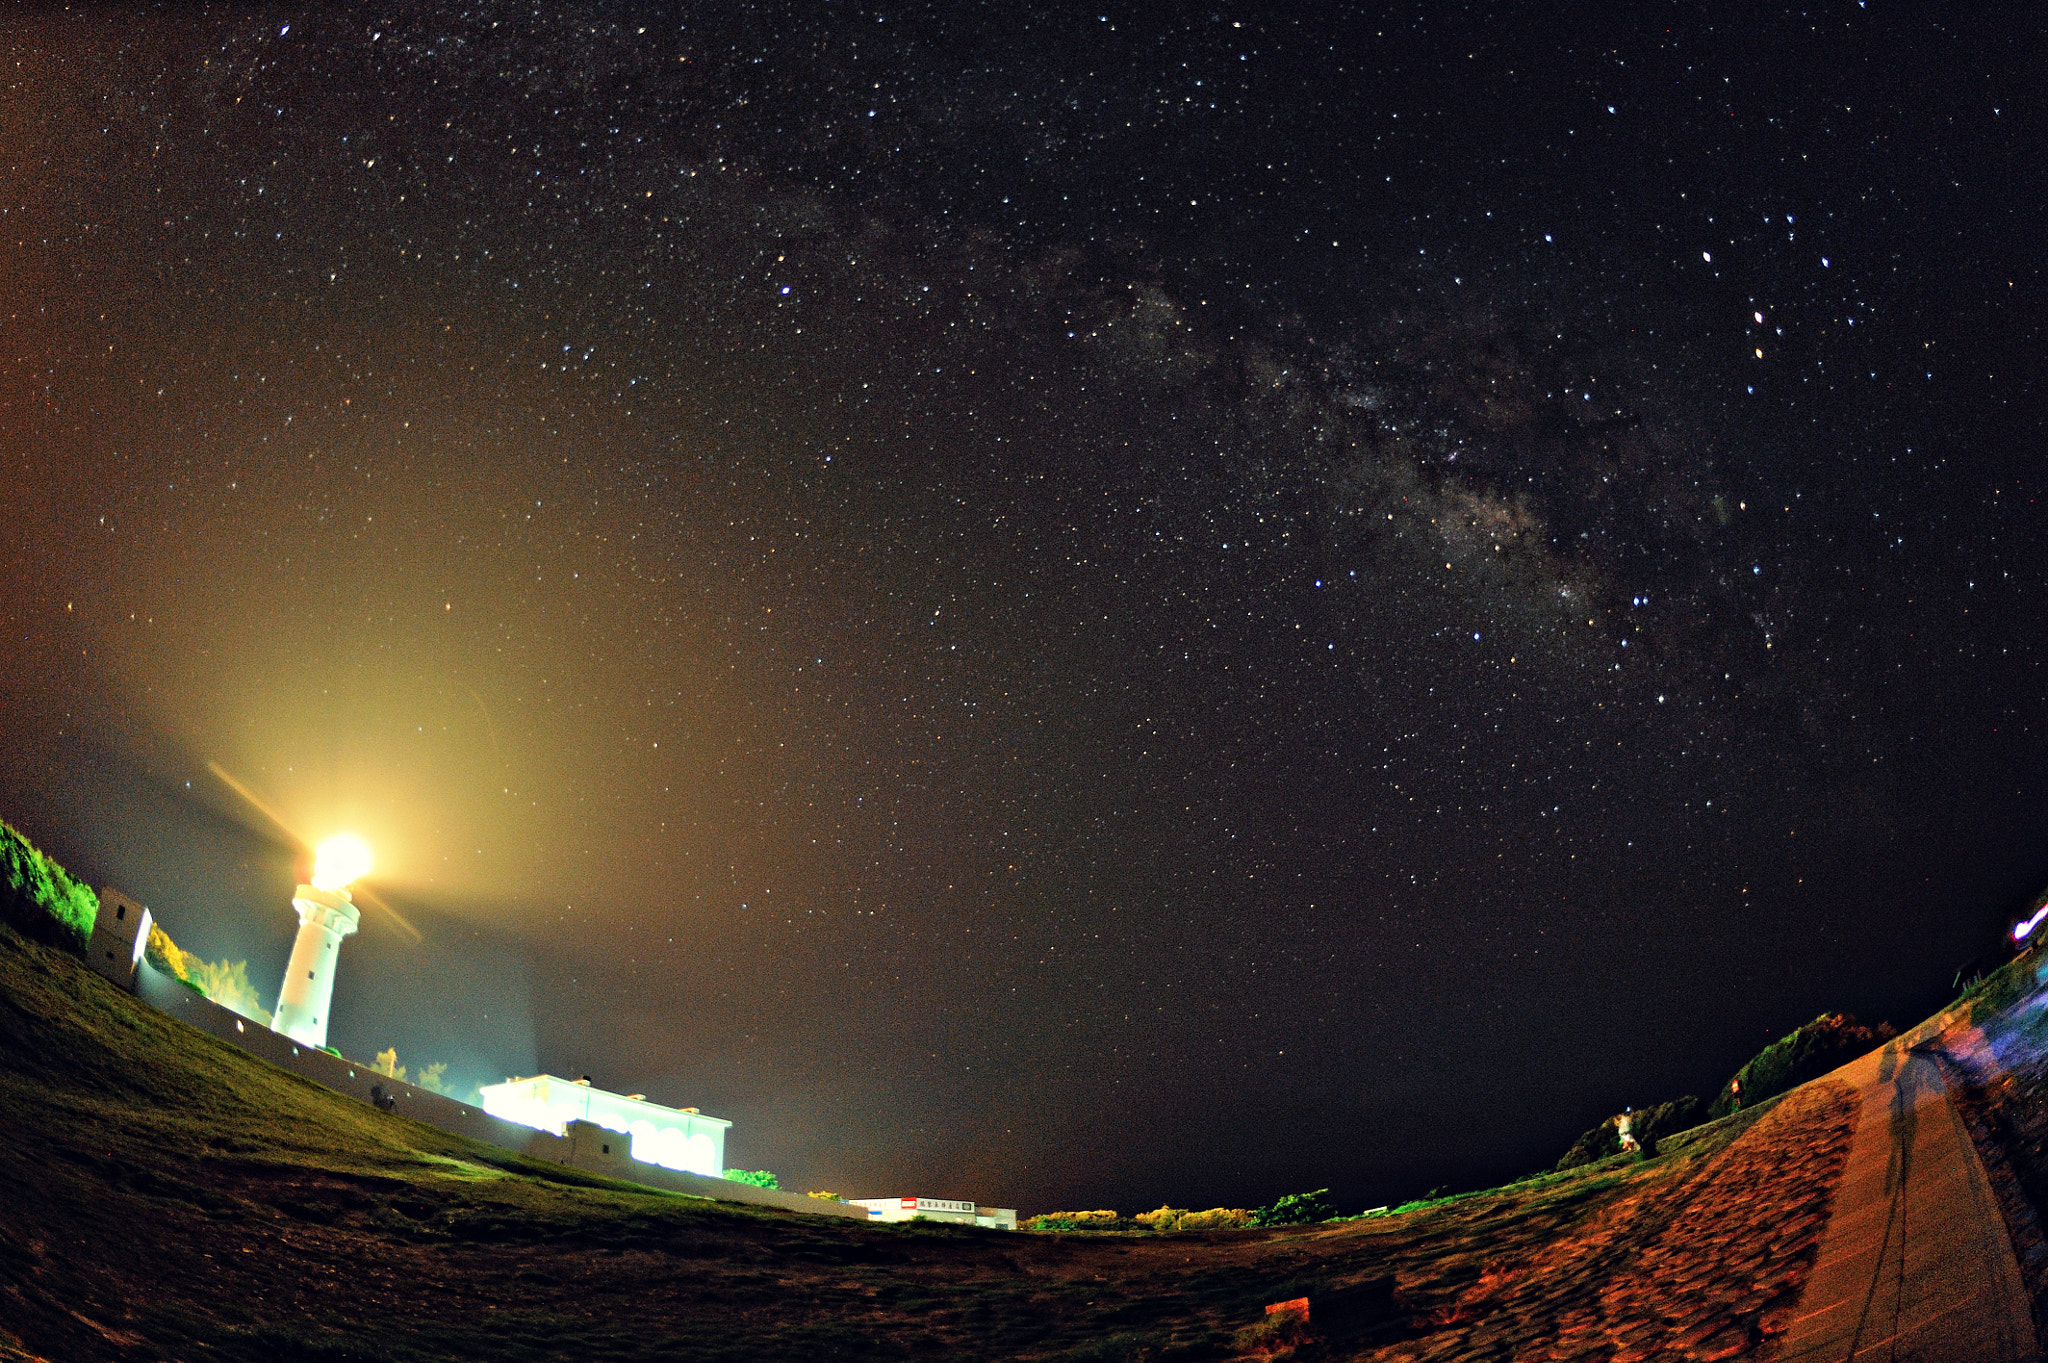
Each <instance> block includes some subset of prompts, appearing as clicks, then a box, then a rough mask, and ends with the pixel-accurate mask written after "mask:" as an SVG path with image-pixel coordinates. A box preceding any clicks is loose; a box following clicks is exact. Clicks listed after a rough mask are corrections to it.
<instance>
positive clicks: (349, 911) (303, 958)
mask: <svg viewBox="0 0 2048 1363" xmlns="http://www.w3.org/2000/svg"><path fill="white" fill-rule="evenodd" d="M369 869H370V849H369V848H368V847H366V846H364V845H363V842H362V840H361V839H360V838H355V837H351V836H349V835H347V834H344V835H342V836H340V837H335V838H329V839H328V840H327V841H326V842H323V843H321V844H320V849H319V851H318V853H317V854H316V855H315V856H314V859H313V883H312V884H310V885H301V886H299V888H298V891H297V893H295V894H293V895H292V907H293V908H295V909H297V910H298V911H299V936H298V940H297V941H295V942H293V943H292V959H291V963H290V964H289V965H287V966H286V967H285V968H284V985H283V987H282V988H280V989H279V990H278V993H277V1011H276V1012H275V1013H274V1014H272V1016H271V1022H270V1029H271V1030H272V1031H274V1032H282V1033H283V1034H284V1035H286V1036H288V1037H290V1038H291V1039H292V1040H294V1041H296V1042H298V1043H299V1044H300V1045H302V1046H314V1047H318V1046H325V1045H326V1044H327V1009H328V1005H329V1004H330V1003H331V1002H332V1001H333V999H334V964H335V961H336V959H337V958H338V957H339V956H340V955H341V939H342V938H344V937H346V936H348V935H349V934H350V933H352V932H354V931H355V930H356V925H357V924H358V922H360V921H361V916H362V915H361V911H360V910H359V909H357V908H356V906H355V904H354V902H353V901H351V900H350V899H349V895H348V884H349V882H350V881H352V880H354V879H355V878H356V877H357V876H360V875H362V874H364V873H365V872H367V871H368V870H369Z"/></svg>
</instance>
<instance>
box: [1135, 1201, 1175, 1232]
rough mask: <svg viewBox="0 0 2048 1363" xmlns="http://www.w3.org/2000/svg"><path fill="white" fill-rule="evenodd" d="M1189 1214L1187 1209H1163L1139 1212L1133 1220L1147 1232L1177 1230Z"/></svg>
mask: <svg viewBox="0 0 2048 1363" xmlns="http://www.w3.org/2000/svg"><path fill="white" fill-rule="evenodd" d="M1187 1214H1188V1209H1187V1208H1186V1207H1161V1208H1160V1209H1159V1210H1158V1211H1156V1212H1139V1213H1138V1214H1137V1215H1136V1216H1134V1217H1132V1218H1131V1219H1132V1220H1133V1221H1136V1222H1137V1223H1138V1224H1139V1225H1141V1226H1143V1227H1145V1228H1146V1229H1147V1230H1177V1229H1179V1227H1180V1219H1181V1218H1182V1217H1183V1216H1186V1215H1187Z"/></svg>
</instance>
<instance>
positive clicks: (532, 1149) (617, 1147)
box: [135, 961, 868, 1221]
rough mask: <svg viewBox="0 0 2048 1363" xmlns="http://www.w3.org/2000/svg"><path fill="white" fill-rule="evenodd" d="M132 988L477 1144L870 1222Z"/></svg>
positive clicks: (161, 1007) (234, 1040) (210, 1030)
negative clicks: (523, 1121) (537, 1125)
mask: <svg viewBox="0 0 2048 1363" xmlns="http://www.w3.org/2000/svg"><path fill="white" fill-rule="evenodd" d="M135 993H136V996H137V997H138V998H140V999H142V1000H143V1001H144V1002H145V1003H148V1004H149V1005H150V1006H152V1007H154V1008H155V1009H156V1010H157V1011H158V1012H161V1013H166V1014H169V1015H170V1016H171V1017H174V1018H176V1019H178V1020H179V1021H180V1022H184V1023H189V1024H190V1025H191V1026H194V1027H197V1028H198V1029H199V1030H200V1031H202V1032H205V1033H207V1034H208V1035H210V1036H215V1037H218V1038H220V1039H221V1040H222V1041H225V1042H227V1043H228V1044H230V1045H232V1046H237V1047H239V1048H241V1049H242V1050H244V1051H247V1052H248V1053H249V1054H250V1055H253V1056H255V1057H256V1058H257V1059H259V1060H263V1061H267V1062H268V1063H270V1064H272V1065H275V1066H277V1067H278V1068H279V1069H282V1070H289V1071H291V1072H292V1073H293V1074H296V1075H298V1076H299V1077H300V1078H302V1079H310V1080H312V1081H313V1082H314V1083H316V1084H324V1085H325V1086H327V1087H328V1088H331V1089H333V1090H334V1091H335V1092H337V1093H343V1094H346V1095H348V1096H349V1097H351V1098H355V1099H358V1100H360V1101H362V1102H365V1103H369V1104H372V1105H373V1106H376V1107H379V1108H382V1109H383V1110H384V1111H386V1112H390V1113H393V1114H395V1115H397V1116H400V1117H410V1118H411V1119H412V1120H414V1121H416V1122H424V1123H426V1124H427V1125H428V1126H431V1127H435V1128H438V1129H439V1130H442V1131H446V1132H448V1133H449V1134H450V1135H455V1136H467V1137H469V1138H470V1139H471V1140H477V1141H483V1142H484V1143H485V1144H488V1145H495V1146H497V1147H498V1148H499V1149H501V1150H509V1151H511V1152H513V1153H514V1154H518V1155H526V1156H529V1157H531V1158H533V1159H538V1160H546V1161H547V1162H549V1163H551V1164H564V1165H568V1166H570V1167H572V1168H576V1169H581V1170H584V1171H585V1172H588V1173H593V1174H602V1175H604V1176H605V1177H607V1178H616V1179H621V1180H624V1181H626V1182H629V1183H638V1184H642V1185H644V1186H646V1187H649V1188H659V1189H662V1190H663V1191H665V1192H672V1193H684V1194H687V1195H689V1196H692V1197H704V1198H711V1199H714V1200H717V1201H720V1202H746V1203H751V1204H753V1205H755V1206H759V1207H778V1208H781V1209H782V1210H783V1211H789V1212H802V1213H804V1214H805V1215H808V1216H839V1217H845V1218H847V1219H849V1220H855V1221H866V1220H867V1219H868V1213H867V1208H865V1207H856V1206H852V1205H850V1204H847V1203H843V1202H827V1201H825V1200H824V1199H822V1198H815V1197H805V1196H804V1195H803V1194H801V1193H786V1192H781V1191H778V1190H777V1189H774V1188H756V1187H754V1186H752V1185H751V1184H746V1183H734V1182H732V1181H731V1180H729V1179H722V1178H708V1177H706V1176H705V1175H703V1174H691V1173H684V1172H683V1171H681V1170H677V1169H664V1168H662V1167H661V1166H660V1165H658V1164H646V1163H643V1162H641V1161H640V1160H636V1159H634V1158H633V1157H632V1156H631V1155H630V1154H627V1153H625V1152H626V1149H627V1146H626V1141H627V1137H626V1136H624V1135H622V1134H620V1133H617V1132H607V1131H605V1130H604V1128H602V1127H595V1126H589V1124H588V1123H584V1122H575V1123H571V1126H572V1128H582V1127H588V1130H587V1131H575V1132H574V1135H575V1136H576V1139H570V1138H568V1137H563V1136H557V1135H554V1134H552V1133H550V1132H546V1131H536V1130H534V1129H533V1128H532V1127H530V1126H521V1125H520V1124H519V1123H517V1122H508V1121H505V1120H503V1119H501V1118H498V1117H493V1116H492V1115H491V1114H490V1113H488V1112H485V1111H484V1110H483V1109H482V1108H478V1107H471V1106H470V1105H469V1104H468V1103H461V1102H457V1101H456V1100H455V1099H453V1098H449V1097H446V1096H444V1095H442V1094H439V1093H429V1092H428V1091H427V1090H426V1089H423V1088H416V1087H414V1086H413V1085H411V1084H408V1083H405V1082H404V1081H403V1080H398V1079H392V1078H389V1077H387V1076H386V1075H384V1074H383V1073H382V1072H380V1071H378V1070H373V1069H371V1068H370V1067H369V1066H367V1065H364V1064H361V1063H359V1062H357V1061H353V1060H344V1059H342V1058H341V1057H339V1056H334V1055H329V1054H328V1053H327V1052H326V1051H317V1050H313V1049H311V1048H310V1047H306V1046H301V1045H299V1044H298V1043H297V1042H295V1041H293V1040H291V1039H290V1038H289V1037H284V1036H279V1035H278V1034H277V1033H276V1032H273V1031H271V1030H270V1029H269V1028H268V1027H265V1026H264V1025H263V1024H261V1023H259V1022H252V1021H250V1020H249V1019H247V1018H244V1017H242V1016H241V1015H240V1014H239V1013H236V1012H235V1011H234V1010H232V1009H229V1008H223V1007H222V1006H221V1005H219V1004H217V1003H215V1002H214V1001H213V1000H211V999H208V998H205V997H203V996H201V995H199V994H196V993H194V992H193V991H192V990H190V989H187V988H186V987H185V986H184V985H182V984H179V983H178V982H177V981H176V980H174V979H172V978H170V977H169V976H168V975H165V974H163V973H162V972H160V971H158V970H156V969H155V968H154V967H152V966H151V965H150V964H149V963H148V962H147V961H145V962H143V963H142V965H141V966H140V968H139V969H138V970H137V971H136V973H135ZM600 1133H601V1134H600ZM607 1145H609V1146H611V1147H612V1148H611V1150H609V1151H606V1150H605V1149H604V1147H605V1146H607Z"/></svg>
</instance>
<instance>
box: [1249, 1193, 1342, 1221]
mask: <svg viewBox="0 0 2048 1363" xmlns="http://www.w3.org/2000/svg"><path fill="white" fill-rule="evenodd" d="M1336 1215H1337V1204H1336V1203H1334V1202H1332V1201H1330V1190H1329V1189H1328V1188H1318V1189H1316V1190H1315V1191H1314V1192H1312V1193H1289V1194H1288V1195H1287V1196H1285V1197H1283V1198H1281V1199H1280V1200H1279V1201H1277V1202H1275V1203H1274V1204H1273V1205H1272V1206H1270V1207H1261V1208H1259V1209H1258V1210H1257V1211H1255V1212H1253V1213H1252V1214H1251V1219H1250V1220H1249V1221H1248V1222H1246V1224H1247V1225H1252V1226H1301V1225H1306V1224H1308V1223H1309V1222H1311V1221H1328V1220H1331V1219H1332V1218H1334V1217H1335V1216H1336Z"/></svg>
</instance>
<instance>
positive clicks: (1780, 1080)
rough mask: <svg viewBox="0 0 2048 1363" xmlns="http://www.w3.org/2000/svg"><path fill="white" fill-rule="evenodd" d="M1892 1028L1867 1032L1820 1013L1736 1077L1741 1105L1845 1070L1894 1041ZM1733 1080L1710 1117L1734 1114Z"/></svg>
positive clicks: (1846, 1018) (1844, 1017)
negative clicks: (1879, 1047) (1852, 1061)
mask: <svg viewBox="0 0 2048 1363" xmlns="http://www.w3.org/2000/svg"><path fill="white" fill-rule="evenodd" d="M1892 1035H1893V1032H1892V1027H1891V1024H1890V1023H1885V1022H1881V1023H1879V1024H1878V1025H1877V1026H1875V1027H1865V1026H1863V1025H1862V1024H1860V1023H1858V1022H1857V1021H1856V1019H1855V1018H1853V1017H1851V1016H1850V1015H1849V1014H1847V1013H1822V1014H1821V1015H1820V1016H1819V1017H1817V1018H1815V1019H1814V1020H1813V1021H1811V1022H1809V1023H1807V1024H1806V1025H1805V1026H1804V1027H1800V1028H1798V1029H1796V1030H1794V1031H1792V1032H1789V1033H1787V1034H1786V1035H1784V1036H1782V1037H1779V1038H1778V1039H1777V1040H1776V1041H1773V1042H1772V1043H1771V1044H1770V1045H1768V1046H1766V1047H1764V1048H1763V1050H1761V1051H1759V1052H1758V1053H1757V1057H1756V1059H1754V1060H1752V1061H1750V1062H1749V1063H1748V1064H1747V1065H1744V1066H1743V1067H1742V1068H1741V1069H1739V1070H1737V1071H1736V1072H1735V1079H1739V1080H1741V1081H1742V1103H1743V1105H1744V1106H1745V1107H1746V1106H1749V1105H1751V1104H1754V1103H1760V1102H1762V1101H1763V1100H1764V1099H1766V1098H1775V1097H1777V1096H1778V1095H1779V1094H1781V1093H1784V1092H1787V1091H1788V1090H1791V1089H1795V1088H1798V1087H1799V1086H1800V1085H1801V1084H1803V1083H1805V1082H1806V1081H1807V1080H1809V1079H1818V1078H1820V1077H1821V1076H1822V1075H1823V1074H1826V1073H1827V1072H1828V1071H1829V1070H1832V1069H1834V1068H1836V1067H1837V1066H1840V1065H1846V1064H1848V1063H1849V1062H1850V1061H1851V1060H1854V1059H1855V1058H1856V1057H1857V1056H1859V1055H1862V1054H1863V1053H1864V1052H1865V1051H1868V1050H1870V1049H1872V1048H1873V1047H1876V1046H1879V1045H1881V1044H1883V1043H1884V1042H1886V1041H1889V1040H1890V1039H1891V1038H1892ZM1733 1084H1734V1080H1730V1081H1729V1082H1728V1083H1727V1084H1723V1085H1722V1086H1721V1091H1720V1093H1718V1094H1716V1095H1715V1097H1714V1101H1713V1103H1712V1104H1711V1105H1710V1106H1709V1107H1708V1108H1707V1114H1708V1115H1709V1116H1711V1117H1725V1116H1727V1115H1728V1114H1729V1113H1731V1112H1733V1111H1735V1110H1736V1106H1735V1099H1734V1092H1733Z"/></svg>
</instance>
